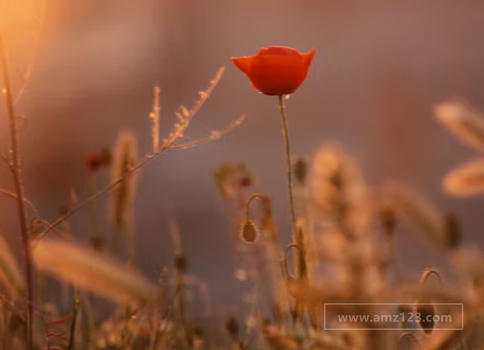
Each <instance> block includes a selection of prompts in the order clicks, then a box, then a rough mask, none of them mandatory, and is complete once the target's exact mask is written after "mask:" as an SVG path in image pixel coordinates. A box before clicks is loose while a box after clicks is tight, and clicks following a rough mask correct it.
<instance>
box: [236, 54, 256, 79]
mask: <svg viewBox="0 0 484 350" xmlns="http://www.w3.org/2000/svg"><path fill="white" fill-rule="evenodd" d="M232 62H234V64H235V65H236V66H237V68H239V69H240V70H241V71H242V72H244V73H245V74H247V75H249V74H250V67H251V62H252V59H251V57H232Z"/></svg>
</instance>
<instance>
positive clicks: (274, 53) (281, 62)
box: [232, 46, 316, 95]
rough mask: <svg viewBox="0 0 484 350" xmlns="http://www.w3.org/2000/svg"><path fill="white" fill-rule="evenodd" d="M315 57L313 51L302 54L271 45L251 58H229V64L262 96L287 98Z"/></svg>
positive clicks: (300, 82)
mask: <svg viewBox="0 0 484 350" xmlns="http://www.w3.org/2000/svg"><path fill="white" fill-rule="evenodd" d="M315 54H316V50H315V49H312V50H311V51H309V52H306V53H304V54H302V53H300V52H299V51H298V50H296V49H292V48H290V47H284V46H271V47H269V48H268V49H266V48H262V49H260V50H259V52H258V53H257V55H254V56H245V57H232V61H233V62H234V63H235V65H236V66H237V68H239V69H240V70H241V71H242V72H244V73H245V74H247V76H248V77H249V79H250V81H251V83H252V87H253V88H254V89H255V90H257V91H260V92H262V93H264V94H266V95H288V94H292V93H293V92H294V91H296V89H297V88H298V87H299V86H300V85H301V84H302V83H303V82H304V80H306V77H307V76H308V69H309V65H310V64H311V61H312V59H313V57H314V55H315Z"/></svg>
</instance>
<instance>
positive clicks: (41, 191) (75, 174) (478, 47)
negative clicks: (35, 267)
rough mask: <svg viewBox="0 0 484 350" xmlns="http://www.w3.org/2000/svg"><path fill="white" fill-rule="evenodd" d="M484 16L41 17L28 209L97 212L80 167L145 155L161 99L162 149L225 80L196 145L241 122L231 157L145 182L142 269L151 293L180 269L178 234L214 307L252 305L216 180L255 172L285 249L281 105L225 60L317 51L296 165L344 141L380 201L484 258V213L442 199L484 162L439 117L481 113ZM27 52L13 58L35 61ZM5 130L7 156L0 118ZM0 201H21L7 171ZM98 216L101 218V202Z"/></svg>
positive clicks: (222, 143) (168, 163)
mask: <svg viewBox="0 0 484 350" xmlns="http://www.w3.org/2000/svg"><path fill="white" fill-rule="evenodd" d="M483 14H484V2H482V1H467V0H462V1H448V0H440V1H419V0H405V1H403V0H402V1H400V0H397V1H387V0H378V1H377V0H371V1H326V0H305V1H302V0H300V1H294V0H292V1H289V0H277V1H276V0H257V1H256V0H244V1H232V0H144V1H128V0H124V1H121V0H105V1H101V2H100V1H95V0H84V1H60V0H51V1H48V2H47V5H46V15H45V25H44V28H43V30H42V31H41V32H40V33H41V36H40V45H39V49H38V52H37V55H36V58H35V60H34V66H33V68H34V70H33V73H32V75H31V78H30V81H29V83H28V85H27V90H26V91H25V93H24V94H23V96H22V99H21V100H20V101H19V102H18V104H17V108H18V112H19V114H22V115H25V116H26V118H27V120H26V122H25V123H24V125H23V127H22V133H21V139H22V140H21V144H22V151H23V154H24V157H23V167H24V176H25V185H26V192H27V196H28V197H29V198H30V199H31V200H32V201H33V202H34V203H35V204H36V205H37V207H38V208H39V209H40V212H41V214H42V215H43V216H44V218H45V219H46V220H50V221H53V220H54V219H55V218H56V217H57V216H58V207H59V206H60V205H61V204H63V203H65V202H68V201H69V199H70V189H71V188H72V187H73V188H74V189H75V191H76V193H77V195H78V197H79V198H80V199H82V198H85V197H86V194H87V190H86V172H85V169H84V154H85V153H86V152H88V151H93V150H97V149H100V148H101V147H104V146H110V145H113V144H114V142H115V139H116V135H117V133H118V131H119V130H122V129H130V130H132V131H133V132H134V134H135V135H136V136H137V137H138V139H139V150H140V154H147V153H149V152H151V137H150V120H149V118H148V114H149V112H150V110H151V106H152V99H153V86H154V85H155V84H158V85H159V86H160V88H161V104H162V107H163V110H162V116H161V129H162V133H163V134H164V135H166V134H167V133H168V132H169V131H170V129H171V126H172V125H173V123H174V122H176V117H175V116H174V112H175V111H176V109H177V107H178V106H179V105H180V104H184V105H187V106H189V105H190V104H191V103H192V102H194V101H195V100H196V99H197V97H198V92H199V91H200V90H203V89H205V88H206V87H207V86H208V83H209V81H210V79H212V78H213V76H214V75H215V73H216V71H217V69H218V68H219V67H220V66H225V68H226V71H225V74H224V76H223V77H222V80H221V81H220V83H219V85H218V86H217V87H216V89H215V91H214V93H213V95H212V96H211V97H210V99H209V100H208V101H207V103H206V104H205V105H204V107H203V109H201V110H200V112H199V113H198V114H197V116H196V117H195V119H194V121H193V123H192V125H191V126H190V128H189V129H188V131H187V132H186V136H187V137H189V138H191V139H196V138H199V137H204V136H207V135H209V134H210V132H211V131H212V130H215V129H216V130H219V129H223V128H224V127H226V126H227V125H228V124H230V123H231V122H232V121H233V120H234V119H236V118H237V117H239V116H240V115H241V114H242V113H245V114H246V115H247V119H246V120H245V122H244V123H243V124H242V125H241V126H240V127H238V128H237V129H236V130H235V131H233V132H232V133H231V134H229V135H227V136H225V137H224V138H223V139H221V140H218V141H216V142H213V143H209V144H204V145H201V146H199V147H196V148H192V149H188V150H180V151H170V152H167V153H166V154H165V155H162V156H161V157H160V159H159V160H157V161H155V162H154V163H153V164H151V165H149V166H147V167H145V168H144V169H142V171H141V173H140V175H139V182H138V191H137V195H136V207H135V209H136V212H135V217H136V232H137V233H136V237H137V238H136V239H137V252H138V253H137V258H136V261H135V266H136V267H137V268H139V269H140V270H141V271H142V272H143V274H144V275H146V276H148V277H149V278H151V279H153V280H156V279H157V274H158V271H159V268H160V267H162V266H170V267H171V266H172V260H173V252H172V244H171V238H170V234H169V220H170V218H174V219H175V220H176V221H177V222H178V224H179V226H180V231H181V234H182V245H183V249H184V250H185V252H186V256H187V258H188V263H189V272H190V273H191V274H193V275H196V276H198V277H199V278H200V279H202V280H204V281H206V282H207V283H208V284H209V286H210V291H211V293H212V296H213V298H214V300H216V303H217V304H219V305H221V306H231V305H233V304H234V295H235V296H237V297H238V298H241V297H242V296H241V294H242V293H241V288H240V286H241V284H240V282H237V281H236V280H235V278H234V274H233V259H234V258H233V255H234V254H233V248H234V247H233V239H232V233H231V224H232V223H231V219H230V217H229V216H228V215H227V210H225V208H224V205H223V202H222V201H221V199H220V198H219V197H218V195H217V192H216V191H215V189H214V186H213V181H212V178H211V170H212V168H213V167H214V166H216V165H217V164H218V163H220V162H223V161H233V162H246V163H247V165H248V167H249V168H250V169H251V170H252V171H253V172H254V173H255V174H256V177H257V182H258V185H257V186H258V187H257V188H258V190H260V191H261V192H264V193H267V194H270V195H271V196H273V198H274V215H275V218H276V219H277V221H278V227H279V230H280V232H281V235H282V236H283V237H284V239H285V242H286V243H287V242H289V239H290V234H289V223H290V220H289V212H288V202H287V198H286V196H287V194H286V188H285V181H286V179H285V158H284V148H283V143H282V142H283V141H282V138H281V129H280V120H279V116H278V109H277V98H276V97H269V96H265V95H261V94H258V93H256V92H255V91H253V90H252V89H251V87H250V84H249V81H248V79H247V77H246V76H245V75H244V74H242V73H241V72H240V71H239V70H238V69H237V68H236V67H235V66H234V65H233V64H232V62H231V61H230V57H231V56H243V55H252V54H255V53H256V52H257V51H258V49H259V48H260V47H268V46H272V45H284V46H291V47H294V48H297V49H299V50H300V51H309V50H310V49H311V48H313V47H315V48H316V50H317V54H316V56H315V59H314V61H313V63H312V66H311V69H310V74H309V77H308V79H307V81H306V82H305V83H304V84H303V85H302V86H301V88H300V89H299V90H298V91H297V92H296V93H294V94H293V95H292V96H291V97H290V99H289V100H288V101H287V115H288V118H289V127H290V136H291V140H292V145H293V150H294V153H296V154H300V155H306V156H311V155H312V154H313V153H314V152H315V151H316V150H317V148H318V146H320V145H321V144H323V143H324V142H327V141H329V140H338V141H339V142H340V143H341V145H342V146H343V148H344V149H345V150H346V151H347V152H348V153H349V154H350V155H352V156H353V157H355V159H356V161H357V162H358V164H359V165H360V166H361V169H362V172H363V175H364V178H365V180H366V181H367V183H368V184H369V185H370V186H377V185H379V184H381V183H382V182H383V181H384V180H386V179H389V178H397V179H401V180H404V181H406V182H409V183H410V184H412V185H413V186H415V187H416V188H418V189H421V190H422V191H423V193H425V194H426V195H427V196H429V197H430V198H432V199H433V200H435V202H436V203H437V204H438V205H439V207H440V208H442V210H443V211H444V212H452V213H455V214H456V215H457V216H458V217H459V218H460V219H461V220H462V226H463V229H464V235H465V240H466V242H468V243H475V244H479V245H482V243H483V242H484V237H483V235H482V232H481V228H482V227H484V215H482V212H483V210H484V198H483V197H475V198H472V199H466V200H456V199H452V198H450V197H448V196H446V195H445V194H443V192H442V190H441V179H442V177H443V176H444V174H445V173H446V172H447V171H448V170H450V169H452V168H453V167H455V166H457V165H458V164H459V163H462V162H463V161H465V160H468V159H473V158H476V157H478V156H479V154H477V153H476V152H475V151H473V150H472V149H470V148H467V147H465V146H463V145H462V144H461V143H460V141H459V140H458V139H457V138H456V137H454V136H453V135H451V134H450V133H449V132H448V131H447V130H445V129H444V128H443V127H442V126H441V125H440V124H439V123H438V122H437V121H436V120H435V118H434V116H433V113H432V109H433V106H434V105H435V104H437V103H439V102H442V101H444V100H447V99H449V98H461V99H465V100H466V101H468V102H470V103H471V104H472V105H474V106H475V107H477V108H478V109H481V110H483V111H484V46H483V42H484V40H483V39H484V21H483ZM22 45H23V49H22V50H24V51H22V50H20V51H19V52H31V51H32V50H33V46H32V45H30V44H29V43H28V42H27V43H23V44H22ZM15 62H17V61H14V64H15ZM18 62H22V60H21V58H18ZM19 65H20V66H22V64H19ZM19 85H20V84H19V82H18V81H16V82H15V86H16V87H18V86H19ZM0 117H1V118H0V140H1V143H0V146H1V149H2V150H4V149H5V147H6V140H7V138H6V137H7V133H6V132H7V123H6V120H7V117H6V111H5V107H4V105H3V103H0ZM187 140H189V139H187ZM107 180H108V179H107V176H105V177H104V179H103V181H102V182H103V183H106V182H107ZM0 187H6V188H11V180H10V177H9V174H8V172H7V171H6V169H5V167H4V166H2V167H0ZM97 203H98V204H97V205H98V207H99V208H100V210H103V211H102V212H103V213H106V215H108V214H107V213H108V212H107V210H104V209H103V208H107V204H108V198H107V197H106V198H103V199H102V200H100V201H99V202H97ZM0 210H1V211H2V212H3V213H4V214H5V215H2V218H5V219H3V221H2V222H0V228H1V230H2V231H3V232H4V233H5V234H6V236H7V237H8V240H9V242H11V243H12V245H13V247H14V248H15V250H16V252H20V249H19V247H20V245H19V234H18V228H17V222H16V219H15V220H14V218H15V207H14V206H13V202H12V201H10V200H8V199H1V200H0ZM8 217H11V218H12V220H11V221H9V220H8V219H7V218H8ZM86 221H87V214H86V211H83V212H80V213H79V214H78V215H76V216H74V217H73V220H72V224H73V229H74V231H75V235H76V236H77V237H78V238H79V240H80V241H85V240H86V234H84V232H86V230H87V227H88V225H87V223H86ZM415 237H416V236H415V235H412V234H411V233H410V232H409V231H408V230H406V229H401V230H399V232H398V241H399V243H400V253H401V259H402V262H404V263H405V267H406V268H407V269H408V270H409V271H412V272H414V273H418V272H419V271H420V270H421V269H423V268H424V267H425V266H433V265H438V264H440V263H441V261H442V259H441V257H439V254H438V252H437V251H435V250H432V249H429V247H427V246H425V245H424V244H421V243H420V242H419V241H418V240H417V239H416V238H415Z"/></svg>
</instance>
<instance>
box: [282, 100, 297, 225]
mask: <svg viewBox="0 0 484 350" xmlns="http://www.w3.org/2000/svg"><path fill="white" fill-rule="evenodd" d="M279 112H280V114H281V121H282V135H283V136H284V143H285V146H286V163H287V164H286V165H287V191H288V193H289V205H290V208H291V219H292V229H293V232H296V210H295V206H294V195H293V193H292V188H293V186H292V168H291V167H292V161H291V146H290V143H289V133H288V130H287V119H286V112H285V110H284V96H283V95H279Z"/></svg>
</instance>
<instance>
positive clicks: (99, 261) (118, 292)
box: [33, 239, 157, 303]
mask: <svg viewBox="0 0 484 350" xmlns="http://www.w3.org/2000/svg"><path fill="white" fill-rule="evenodd" d="M33 258H34V262H35V263H36V265H37V267H38V269H39V270H41V271H44V272H45V273H47V274H51V275H53V276H55V277H57V278H60V279H63V280H66V281H69V282H71V283H73V284H75V285H78V286H79V287H81V288H85V289H88V290H90V291H93V292H95V293H98V294H100V295H102V296H104V297H107V298H109V299H112V300H114V301H118V302H122V303H124V302H127V301H135V302H138V303H148V302H152V301H154V300H155V298H156V293H157V289H156V286H154V285H152V284H151V283H149V282H148V281H147V280H145V279H144V278H143V277H142V276H141V275H139V274H137V273H135V272H134V271H132V270H129V269H126V268H123V267H121V266H118V265H117V264H116V263H114V262H112V261H109V260H107V259H105V258H104V257H103V256H101V255H99V254H98V253H96V252H94V251H90V250H87V249H84V248H80V247H78V246H76V245H73V244H71V243H67V242H60V241H55V240H49V239H44V240H41V241H39V242H37V243H36V245H35V246H34V247H33Z"/></svg>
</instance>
